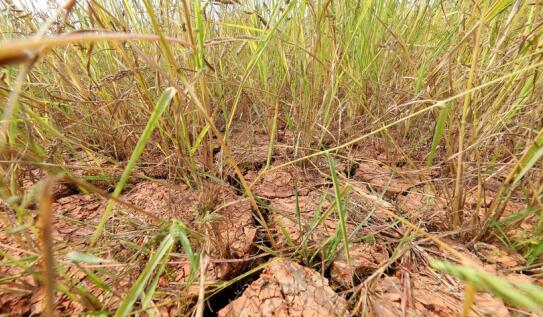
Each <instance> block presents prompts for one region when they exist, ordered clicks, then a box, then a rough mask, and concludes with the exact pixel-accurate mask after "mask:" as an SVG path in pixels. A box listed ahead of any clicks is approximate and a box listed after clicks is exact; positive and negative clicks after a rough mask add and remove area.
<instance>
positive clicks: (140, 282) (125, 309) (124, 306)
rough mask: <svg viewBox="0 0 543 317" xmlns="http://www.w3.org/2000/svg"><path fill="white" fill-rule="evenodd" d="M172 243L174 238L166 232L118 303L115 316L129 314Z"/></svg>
mask: <svg viewBox="0 0 543 317" xmlns="http://www.w3.org/2000/svg"><path fill="white" fill-rule="evenodd" d="M174 243H175V239H174V237H173V236H172V234H168V235H167V236H166V237H165V238H164V240H162V242H161V243H160V246H159V247H158V249H157V250H156V252H155V254H153V256H152V257H151V259H150V260H149V262H148V263H147V265H146V266H145V268H144V269H143V272H141V274H140V276H138V279H137V280H136V282H135V283H134V285H132V287H131V288H130V290H129V291H128V294H127V295H126V297H125V299H124V300H123V301H122V302H121V304H120V305H119V308H118V309H117V311H116V312H115V315H114V316H115V317H125V316H128V315H130V313H131V312H132V309H133V307H134V304H135V303H136V301H137V300H138V298H140V296H142V295H143V291H144V290H145V286H146V284H147V282H148V281H149V279H150V278H151V276H152V274H153V272H154V271H155V269H156V268H157V266H158V265H159V264H160V263H161V262H162V260H163V259H164V258H166V257H168V256H169V254H170V251H171V250H172V247H173V245H174Z"/></svg>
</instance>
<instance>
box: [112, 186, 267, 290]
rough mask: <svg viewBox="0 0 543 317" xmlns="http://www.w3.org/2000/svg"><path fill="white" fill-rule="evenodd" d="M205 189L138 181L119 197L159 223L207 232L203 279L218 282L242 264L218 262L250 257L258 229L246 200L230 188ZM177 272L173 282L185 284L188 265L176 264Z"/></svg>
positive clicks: (210, 187) (206, 187)
mask: <svg viewBox="0 0 543 317" xmlns="http://www.w3.org/2000/svg"><path fill="white" fill-rule="evenodd" d="M204 186H205V190H204V191H198V190H195V189H191V188H189V187H188V186H186V185H175V186H167V185H163V184H158V183H153V182H141V183H139V184H137V185H135V186H134V188H133V189H132V190H131V191H130V192H128V193H127V194H125V195H124V196H123V197H122V198H123V199H124V200H126V201H128V202H130V203H132V204H134V205H136V206H138V207H140V208H143V209H145V210H146V211H148V212H150V213H152V214H154V215H155V216H157V217H158V218H160V219H162V220H165V221H167V220H171V219H179V220H182V221H183V222H184V223H185V224H186V225H187V226H189V227H190V228H192V229H194V230H196V231H198V232H201V233H206V236H207V237H206V239H207V240H209V241H210V249H209V250H206V252H207V253H208V255H209V256H210V257H211V259H212V261H211V263H210V264H209V266H208V270H207V275H206V280H207V281H213V280H221V279H225V278H228V277H230V276H232V275H233V274H235V273H237V271H238V270H239V269H240V268H241V267H242V266H243V265H244V263H243V262H242V261H238V262H235V261H234V262H228V261H224V262H221V260H222V259H242V258H244V257H247V256H249V255H251V253H252V250H253V242H254V240H255V237H256V233H257V229H256V227H255V225H254V221H253V215H252V210H251V206H250V203H249V201H247V200H246V199H244V198H241V197H239V196H237V195H236V194H235V191H234V189H233V188H231V187H230V186H227V185H218V184H214V183H210V182H209V183H206V184H205V185H204ZM196 247H197V246H196ZM176 269H177V270H178V272H176V274H175V277H174V281H175V282H183V281H186V280H187V278H188V277H189V275H190V267H189V265H188V263H187V264H182V265H177V267H176Z"/></svg>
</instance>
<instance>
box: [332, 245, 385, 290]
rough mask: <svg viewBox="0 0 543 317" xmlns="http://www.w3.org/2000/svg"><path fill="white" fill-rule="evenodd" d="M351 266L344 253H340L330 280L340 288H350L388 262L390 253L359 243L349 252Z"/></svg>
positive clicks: (333, 266) (377, 247) (334, 263)
mask: <svg viewBox="0 0 543 317" xmlns="http://www.w3.org/2000/svg"><path fill="white" fill-rule="evenodd" d="M349 256H350V260H351V262H350V265H349V263H348V261H347V258H346V256H345V253H344V252H340V253H339V255H338V256H337V257H336V259H335V260H334V262H332V267H331V271H330V275H331V276H330V279H331V280H332V281H333V282H334V284H337V286H339V287H345V288H349V287H352V286H353V285H356V284H358V283H359V282H360V281H363V280H364V279H365V278H366V277H368V276H370V275H371V274H372V273H373V272H375V271H376V270H377V269H379V268H380V267H381V266H382V265H384V264H385V262H386V261H387V260H388V252H386V250H384V249H383V248H381V247H379V246H377V245H374V244H370V243H358V244H354V245H353V246H351V248H350V250H349Z"/></svg>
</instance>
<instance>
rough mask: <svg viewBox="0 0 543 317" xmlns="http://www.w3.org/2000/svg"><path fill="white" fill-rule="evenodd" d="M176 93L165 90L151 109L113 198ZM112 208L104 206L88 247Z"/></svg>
mask: <svg viewBox="0 0 543 317" xmlns="http://www.w3.org/2000/svg"><path fill="white" fill-rule="evenodd" d="M176 92H177V91H176V90H175V88H172V87H170V88H167V89H166V90H165V91H164V92H163V93H162V95H161V96H160V98H159V100H158V102H157V104H156V107H155V109H153V112H152V113H151V117H150V118H149V121H147V125H146V126H145V129H144V130H143V133H142V134H141V136H140V139H139V140H138V143H137V144H136V147H135V148H134V151H132V155H131V156H130V159H129V160H128V164H127V165H126V167H125V169H124V171H123V174H122V175H121V179H120V180H119V182H118V183H117V186H115V191H114V192H113V194H112V196H113V197H115V198H117V197H119V195H120V194H121V192H122V190H123V188H124V186H125V185H126V182H127V181H128V178H129V177H130V174H131V173H132V170H133V169H134V167H136V163H137V162H138V160H139V158H140V156H141V154H142V153H143V150H144V149H145V145H147V142H148V141H149V139H150V138H151V135H152V134H153V131H154V130H155V128H156V127H157V125H158V122H159V119H160V117H161V116H162V114H163V113H164V111H165V110H166V108H167V106H168V105H169V103H170V101H171V100H172V98H173V96H174V95H175V94H176ZM114 206H115V202H114V201H112V200H110V201H109V203H108V204H107V206H106V210H105V212H104V214H103V215H102V217H101V218H100V223H99V224H98V226H97V227H96V230H95V231H94V234H93V236H92V238H91V242H90V247H93V246H94V245H95V244H96V241H98V238H100V235H101V234H102V232H103V231H104V228H105V225H106V221H107V220H108V218H109V216H110V215H111V213H112V212H113V207H114Z"/></svg>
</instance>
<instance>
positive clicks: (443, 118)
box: [426, 103, 449, 166]
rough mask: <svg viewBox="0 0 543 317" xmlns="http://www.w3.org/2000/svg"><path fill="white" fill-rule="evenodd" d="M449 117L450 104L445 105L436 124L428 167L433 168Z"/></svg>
mask: <svg viewBox="0 0 543 317" xmlns="http://www.w3.org/2000/svg"><path fill="white" fill-rule="evenodd" d="M448 117H449V104H448V103H447V104H445V105H444V106H443V107H442V108H441V110H440V111H439V117H438V119H437V122H436V128H435V131H434V137H433V139H432V147H431V148H430V154H429V155H428V161H427V162H426V166H432V164H433V162H434V158H435V157H436V151H437V146H438V145H439V142H440V141H441V137H442V136H443V130H444V129H445V124H446V123H447V118H448Z"/></svg>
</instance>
